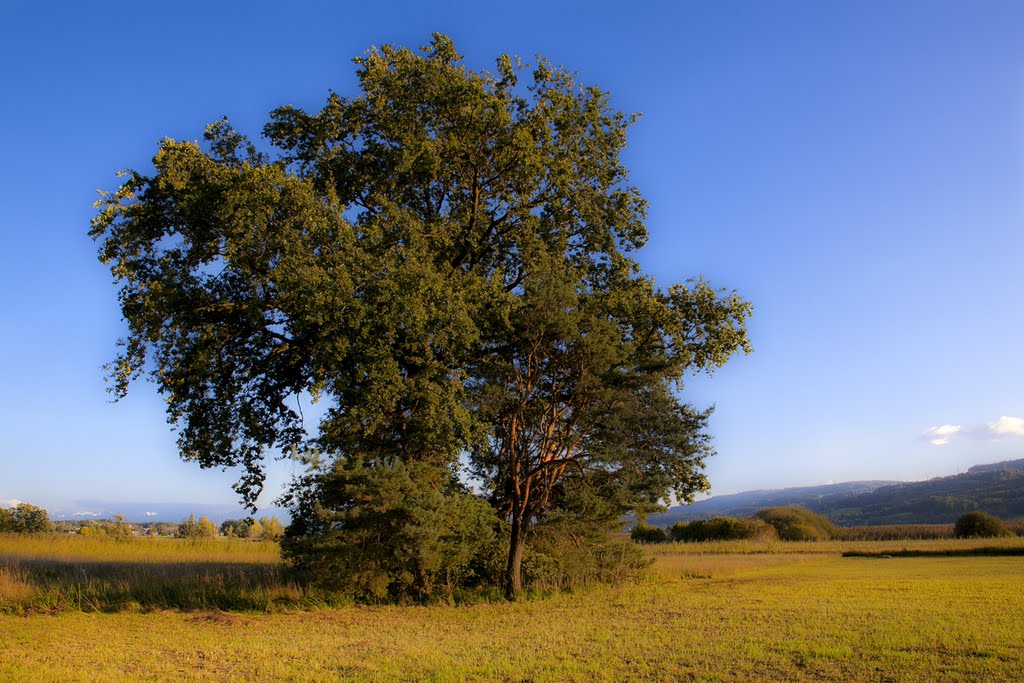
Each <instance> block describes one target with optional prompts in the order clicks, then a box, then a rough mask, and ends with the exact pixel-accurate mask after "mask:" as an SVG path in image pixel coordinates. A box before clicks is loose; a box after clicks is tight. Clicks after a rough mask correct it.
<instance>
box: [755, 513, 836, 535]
mask: <svg viewBox="0 0 1024 683" xmlns="http://www.w3.org/2000/svg"><path fill="white" fill-rule="evenodd" d="M755 517H757V518H758V519H761V520H764V521H765V522H767V523H768V524H770V525H771V526H773V527H775V531H776V532H777V533H778V535H779V538H780V539H782V540H783V541H825V540H828V539H831V538H835V537H836V535H837V533H838V530H837V528H836V526H835V525H834V524H832V522H830V521H829V520H828V519H827V518H825V517H822V516H821V515H819V514H816V513H814V512H811V511H810V510H808V509H807V508H802V507H799V506H796V505H787V506H783V507H774V508H765V509H764V510H761V511H759V512H758V513H757V514H756V515H755Z"/></svg>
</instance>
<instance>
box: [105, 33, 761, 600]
mask: <svg viewBox="0 0 1024 683" xmlns="http://www.w3.org/2000/svg"><path fill="white" fill-rule="evenodd" d="M355 62H356V65H357V69H358V76H359V82H360V91H361V92H360V93H359V94H358V95H356V96H354V97H343V96H341V95H339V94H336V93H331V95H330V96H329V98H328V100H327V103H326V105H325V106H324V108H323V109H322V110H321V111H320V112H318V113H314V114H310V113H307V112H305V111H302V110H300V109H297V108H295V107H291V106H284V107H281V108H279V109H277V110H275V111H274V112H272V113H271V117H270V122H269V123H268V124H267V125H266V127H265V128H264V135H265V138H266V140H267V142H269V146H270V148H271V149H272V151H270V152H266V151H260V150H259V149H257V147H256V145H254V144H253V143H251V142H250V141H249V140H248V139H247V138H245V137H244V136H243V135H241V134H240V133H238V132H237V131H235V130H234V129H232V128H231V126H230V125H229V124H228V122H227V121H226V120H221V121H218V122H216V123H214V124H212V125H210V126H209V127H208V128H207V130H206V135H205V144H202V145H200V144H198V143H196V142H178V141H174V140H170V139H168V140H165V141H163V143H162V144H161V145H160V148H159V150H158V151H157V153H156V156H155V157H154V159H153V166H154V170H153V172H152V173H150V174H148V175H144V174H142V173H139V172H134V171H132V172H127V174H126V179H125V182H124V183H123V184H122V185H121V187H120V188H119V189H118V190H117V191H116V192H113V193H110V194H108V195H105V196H104V197H103V198H102V199H101V201H100V202H99V203H98V208H99V209H100V210H99V214H98V216H97V217H96V218H95V219H94V222H93V228H92V233H91V234H92V235H93V236H94V237H95V238H96V239H97V240H99V242H100V258H101V259H102V260H103V261H104V262H105V263H107V264H109V265H110V267H111V270H112V273H113V274H114V277H115V279H116V280H117V282H118V283H119V285H120V295H119V296H120V301H121V307H122V311H123V314H124V317H125V320H126V321H127V323H128V329H129V333H128V336H127V337H126V338H125V339H123V340H122V342H121V353H120V354H119V355H118V357H117V359H116V360H115V362H114V363H112V365H111V371H112V377H113V380H114V385H113V388H114V390H115V392H116V393H117V394H118V395H119V396H121V395H123V394H124V393H125V391H126V390H127V388H128V386H129V384H130V383H131V382H132V381H134V380H136V379H137V378H139V377H141V376H143V375H148V376H149V377H150V378H151V379H152V380H153V381H154V382H156V385H157V388H158V390H159V391H160V393H161V394H163V395H164V397H165V398H166V400H167V405H168V408H167V410H168V420H169V421H170V422H171V423H172V424H174V425H175V426H176V427H177V428H178V430H179V432H178V433H179V437H178V444H179V447H180V451H181V454H182V457H184V458H186V459H189V460H195V461H197V462H198V463H199V464H200V466H202V467H238V468H239V469H240V471H241V473H242V475H241V478H240V480H239V482H238V484H237V485H236V490H237V491H238V492H239V493H240V494H241V496H242V497H243V499H244V500H245V501H246V502H247V503H249V504H252V502H253V501H254V500H255V498H256V496H257V495H258V494H259V492H260V490H261V487H262V483H263V478H264V458H265V457H266V455H267V454H268V453H272V452H277V453H288V452H289V451H307V450H308V449H316V451H317V452H318V453H320V454H322V455H323V456H324V458H323V459H322V460H320V462H324V463H326V464H325V465H324V467H325V470H324V471H325V472H327V471H331V470H332V467H333V465H332V463H334V462H337V461H349V460H351V461H353V462H354V461H356V460H357V459H358V461H359V462H361V463H365V464H366V465H367V466H373V464H374V463H377V462H383V463H385V464H394V463H395V462H403V463H426V464H429V465H436V466H442V467H445V466H446V467H449V468H458V466H459V462H460V460H462V461H463V462H464V464H466V465H468V466H467V467H465V471H466V472H467V473H470V474H471V475H473V476H474V477H475V479H476V482H477V485H478V487H479V488H480V489H481V490H482V491H483V492H484V494H485V495H486V496H487V497H488V498H489V500H490V501H491V503H492V504H493V506H494V507H495V509H496V510H498V511H499V513H500V516H501V518H502V519H504V520H506V521H507V522H508V523H509V524H510V530H509V534H510V540H511V543H510V549H509V562H508V576H507V579H506V581H507V583H508V585H509V586H511V587H512V588H513V589H518V587H519V585H520V581H521V579H520V576H519V568H520V564H521V560H522V550H523V547H524V544H525V542H526V539H527V537H528V535H529V533H530V530H531V528H533V527H534V526H536V525H542V524H544V523H545V522H546V521H548V520H550V519H568V518H571V517H573V515H577V516H578V515H580V514H591V515H596V516H597V517H600V518H602V519H609V518H612V517H614V516H616V515H620V514H622V513H623V512H624V511H628V510H646V509H649V508H650V507H651V506H653V505H655V504H657V503H658V502H659V501H661V500H663V499H665V498H666V497H667V496H669V495H670V494H673V493H674V495H675V496H676V497H677V498H679V499H682V500H686V499H690V498H691V497H692V495H693V494H694V493H695V492H697V491H700V490H702V489H704V488H706V485H707V484H706V481H705V479H704V476H703V473H702V466H703V460H704V458H705V457H706V456H707V455H708V454H710V453H711V447H710V443H709V437H708V435H707V434H706V432H705V430H704V427H705V423H706V419H707V414H708V413H707V411H704V410H698V409H695V408H693V407H691V406H690V405H688V404H686V403H684V402H682V401H681V400H680V393H679V392H680V391H681V389H682V381H683V379H684V378H685V377H686V375H687V373H693V372H700V371H708V372H710V371H713V370H714V369H715V368H717V367H718V366H720V365H721V364H723V363H724V362H725V361H726V360H727V359H728V358H729V357H730V356H731V355H732V354H734V353H735V352H736V351H739V350H742V351H749V343H748V341H747V337H746V331H745V321H746V319H747V317H748V316H749V314H750V305H749V304H748V303H747V302H746V301H745V300H743V299H742V298H741V297H739V296H738V295H737V294H735V293H734V292H726V291H723V290H718V289H715V288H713V287H712V286H711V285H710V284H708V283H707V282H705V281H703V280H702V279H697V280H694V281H691V282H688V283H685V284H675V285H672V286H669V287H667V288H659V287H658V286H656V284H655V282H654V280H653V278H651V277H649V276H646V275H644V274H643V273H642V272H641V271H640V268H639V266H638V264H637V262H636V261H635V260H634V259H633V257H632V256H631V254H632V253H633V252H635V251H636V250H637V249H638V248H640V247H641V246H643V244H644V243H645V241H646V239H647V231H646V227H645V223H644V220H645V214H646V208H647V205H646V203H645V201H644V199H643V198H642V197H641V195H640V193H639V192H638V191H637V189H636V188H634V187H633V186H631V185H630V184H629V182H628V173H627V170H626V168H625V167H624V166H623V164H622V162H621V160H620V153H621V152H622V150H623V148H624V147H625V144H626V130H627V128H628V126H629V125H630V124H631V123H632V122H633V120H634V117H630V116H626V115H624V114H623V113H621V112H620V111H618V110H616V109H615V108H614V107H612V105H611V103H610V96H609V94H608V93H607V92H605V91H603V90H601V89H599V88H597V87H593V86H583V85H580V84H579V83H578V82H577V80H576V76H575V75H574V74H573V73H572V72H570V71H568V70H566V69H563V68H558V67H555V66H553V65H551V64H550V63H548V62H547V61H545V60H544V59H541V58H538V61H537V63H536V64H535V65H533V67H532V68H527V67H525V66H524V65H523V64H522V63H521V62H520V61H519V60H518V59H516V58H513V57H508V56H502V57H500V58H498V60H497V64H496V69H495V72H494V73H490V72H486V71H473V70H470V69H468V68H467V67H466V66H465V65H464V63H463V61H462V57H461V56H460V55H459V54H458V53H457V52H456V50H455V47H454V45H453V43H452V41H451V40H450V39H448V38H447V37H445V36H441V35H435V36H434V38H433V40H432V41H431V43H430V45H428V46H427V47H424V48H422V49H421V51H419V52H414V51H412V50H408V49H405V48H401V47H395V46H384V47H382V48H380V49H373V50H371V51H369V52H367V53H366V54H365V55H364V56H362V57H359V58H357V59H356V60H355ZM308 397H312V398H314V399H319V398H324V399H326V400H327V401H328V406H329V407H328V409H327V411H326V414H325V416H324V417H323V419H322V420H321V421H320V423H319V424H318V425H315V426H311V425H307V424H305V423H304V420H303V415H302V410H301V400H303V399H304V398H308ZM337 469H338V468H334V470H337ZM342 469H343V468H342ZM328 488H329V487H328ZM324 490H326V488H325V489H324Z"/></svg>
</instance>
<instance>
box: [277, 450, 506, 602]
mask: <svg viewBox="0 0 1024 683" xmlns="http://www.w3.org/2000/svg"><path fill="white" fill-rule="evenodd" d="M290 502H291V504H292V523H291V524H290V525H289V526H288V528H287V530H286V532H285V538H284V541H283V542H282V551H283V554H284V557H285V559H286V560H287V561H288V562H289V563H290V564H291V565H292V566H293V567H295V568H296V569H299V570H301V571H303V572H305V573H307V574H308V575H309V576H310V578H312V579H313V580H314V581H315V582H316V583H317V584H319V585H321V586H323V587H325V588H329V589H336V590H341V591H344V592H347V593H349V594H350V595H351V596H352V597H353V598H354V599H357V600H361V601H367V602H379V601H383V600H396V601H400V602H406V601H425V600H428V599H430V598H431V597H435V596H437V595H439V594H444V595H445V596H446V597H447V598H448V599H451V598H452V596H453V594H454V592H455V590H456V589H459V588H463V587H467V586H474V585H478V584H479V583H480V581H481V580H482V577H480V576H478V575H477V571H478V570H479V569H480V568H481V567H484V566H487V567H490V565H493V564H494V563H493V562H489V560H491V559H492V558H491V554H492V553H493V552H494V548H495V529H496V528H497V527H498V526H499V524H500V520H499V518H498V516H497V514H496V513H495V512H494V510H493V508H491V506H490V505H489V504H488V503H487V502H486V501H485V500H483V499H482V498H480V497H479V496H475V495H473V494H471V493H469V492H468V491H466V490H465V488H464V487H463V486H462V485H461V484H460V483H459V482H458V480H457V479H456V478H455V477H454V475H453V474H452V471H451V470H450V469H448V468H445V467H440V466H436V465H431V464H428V463H404V462H401V461H398V460H396V461H393V462H383V461H378V462H375V463H372V464H367V463H366V462H365V461H363V460H361V459H352V460H341V459H339V460H338V461H337V462H336V463H335V464H334V465H333V466H331V467H330V468H329V469H327V470H324V471H319V472H316V473H314V474H311V475H308V476H307V477H305V478H302V479H301V480H299V481H298V482H296V484H295V485H293V487H292V493H291V499H290ZM488 571H491V569H489V570H488ZM489 578H490V577H488V579H489Z"/></svg>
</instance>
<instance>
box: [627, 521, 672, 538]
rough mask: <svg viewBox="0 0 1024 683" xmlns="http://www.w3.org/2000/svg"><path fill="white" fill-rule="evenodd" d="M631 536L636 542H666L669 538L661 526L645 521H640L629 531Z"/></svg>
mask: <svg viewBox="0 0 1024 683" xmlns="http://www.w3.org/2000/svg"><path fill="white" fill-rule="evenodd" d="M629 537H630V539H632V541H633V542H634V543H665V542H666V541H668V538H669V537H668V534H667V533H665V530H664V529H662V528H661V527H658V526H651V525H649V524H646V523H644V522H638V523H637V525H636V526H634V527H633V529H632V531H630V532H629Z"/></svg>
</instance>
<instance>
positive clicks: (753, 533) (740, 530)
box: [669, 517, 777, 542]
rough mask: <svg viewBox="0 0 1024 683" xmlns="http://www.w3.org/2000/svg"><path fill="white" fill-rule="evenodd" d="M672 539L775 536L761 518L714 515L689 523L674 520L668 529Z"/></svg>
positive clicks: (772, 529)
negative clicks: (711, 517)
mask: <svg viewBox="0 0 1024 683" xmlns="http://www.w3.org/2000/svg"><path fill="white" fill-rule="evenodd" d="M669 535H670V536H671V537H672V540H673V541H684V542H695V541H739V540H748V539H756V540H768V539H771V538H775V537H776V536H777V534H776V532H775V528H774V527H772V526H771V525H770V524H768V523H767V522H765V521H764V520H761V519H756V518H750V519H736V518H734V517H715V518H713V519H698V520H694V521H692V522H690V523H686V522H676V523H675V524H673V525H672V526H671V528H670V529H669Z"/></svg>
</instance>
